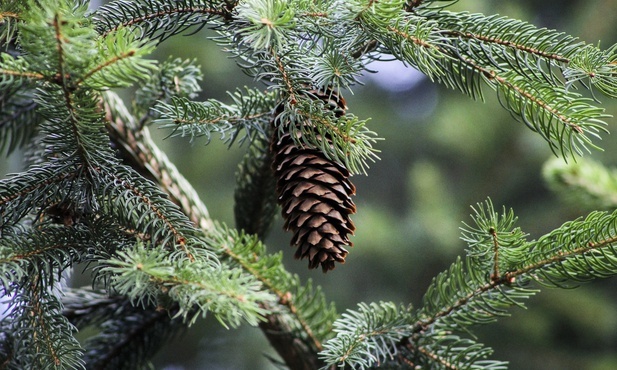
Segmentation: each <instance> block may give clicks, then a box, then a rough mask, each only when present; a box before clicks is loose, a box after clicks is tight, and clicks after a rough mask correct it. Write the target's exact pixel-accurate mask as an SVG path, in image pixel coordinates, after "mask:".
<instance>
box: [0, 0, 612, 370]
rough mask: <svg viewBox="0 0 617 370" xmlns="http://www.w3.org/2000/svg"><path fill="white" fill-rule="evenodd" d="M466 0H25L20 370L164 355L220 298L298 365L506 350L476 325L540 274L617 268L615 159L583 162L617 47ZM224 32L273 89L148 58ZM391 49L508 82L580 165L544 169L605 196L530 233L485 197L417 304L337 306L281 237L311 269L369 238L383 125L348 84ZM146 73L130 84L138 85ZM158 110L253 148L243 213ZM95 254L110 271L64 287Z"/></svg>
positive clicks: (16, 230) (9, 60) (416, 363)
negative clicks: (370, 194)
mask: <svg viewBox="0 0 617 370" xmlns="http://www.w3.org/2000/svg"><path fill="white" fill-rule="evenodd" d="M452 3H454V1H448V0H414V1H404V0H346V1H339V0H244V1H236V0H132V1H126V0H114V1H111V2H109V3H108V4H107V5H104V6H102V7H100V8H98V9H95V10H94V11H90V10H88V5H89V4H88V1H87V0H45V1H40V0H7V1H3V2H2V3H1V4H0V41H1V48H2V50H1V59H0V107H1V111H0V133H1V136H0V150H1V151H2V152H3V153H2V154H3V155H6V154H10V153H13V152H15V151H16V150H22V151H23V152H24V153H26V155H25V169H24V170H23V171H22V172H19V173H16V174H12V175H9V176H6V177H5V178H4V179H3V180H1V181H0V261H1V262H0V272H1V273H0V289H1V290H2V293H1V294H2V296H3V297H4V299H5V300H6V301H7V302H8V305H9V307H8V309H7V311H6V312H5V313H4V315H3V316H2V321H1V322H0V326H1V329H0V367H1V368H7V369H26V368H27V369H38V368H45V369H47V368H49V369H65V368H68V369H82V368H86V369H121V368H123V369H136V368H143V367H147V366H148V364H149V359H150V357H151V356H152V355H153V354H154V353H155V352H156V351H157V350H158V349H159V348H160V347H162V346H164V345H165V344H166V341H167V340H169V339H170V338H173V336H174V334H176V333H179V332H180V331H182V330H183V329H184V328H186V327H187V326H190V325H191V324H193V323H194V322H195V321H196V320H199V319H201V318H203V317H205V316H214V317H215V318H216V319H217V320H218V321H219V322H220V323H221V325H223V326H225V327H229V328H235V327H238V326H239V325H251V326H256V327H259V328H260V329H261V330H262V331H263V333H264V335H265V336H266V337H267V338H268V340H269V342H270V344H271V345H272V347H273V348H274V349H275V350H276V351H277V352H278V354H279V355H280V358H281V360H282V361H283V362H284V364H285V365H286V366H287V367H289V368H291V369H319V368H337V367H344V368H358V369H360V368H361V369H364V368H372V367H383V368H418V369H419V368H422V369H425V368H430V369H468V368H471V369H502V368H506V367H507V362H504V361H501V360H495V359H492V358H491V352H492V351H491V348H490V347H488V346H485V345H484V344H483V343H480V342H479V341H477V338H476V337H475V336H474V335H473V333H472V330H473V328H474V327H475V326H476V325H479V324H488V323H492V322H494V321H496V320H497V319H498V318H500V317H502V316H506V315H509V314H510V313H511V311H512V310H511V309H512V308H513V307H518V306H523V305H524V303H525V301H526V300H527V299H528V298H529V297H531V296H532V295H534V294H537V293H538V292H539V291H540V290H539V287H540V286H542V287H556V288H563V287H569V286H572V285H573V284H575V283H579V282H584V281H589V280H592V279H598V278H604V277H609V276H612V275H614V274H616V273H617V252H616V249H615V247H616V245H617V244H616V241H617V230H616V228H617V227H616V225H617V213H616V212H615V211H614V208H615V200H614V197H615V191H614V189H615V188H616V185H615V184H616V183H617V180H616V178H617V177H616V176H615V174H614V173H612V172H610V171H609V170H607V169H606V168H604V167H603V166H602V165H600V164H596V163H589V162H588V161H587V160H582V159H581V158H580V156H581V155H582V154H584V153H585V152H586V151H590V150H591V149H594V148H597V146H596V145H597V144H596V143H595V141H594V140H596V139H598V138H600V137H601V136H602V135H603V134H604V133H606V132H607V130H606V120H607V119H608V118H609V115H607V114H606V113H605V112H604V109H603V108H602V106H601V103H600V98H603V97H609V98H612V97H615V96H617V56H616V53H615V48H614V47H613V48H608V49H601V48H599V47H597V46H594V45H591V44H585V43H583V42H581V41H580V40H578V39H576V38H575V37H572V36H569V35H567V34H564V33H560V32H558V31H555V30H550V29H544V28H538V27H535V26H534V25H532V24H530V23H526V22H523V21H520V20H516V19H511V18H507V17H502V16H496V15H482V14H471V13H466V12H453V11H450V10H449V9H448V8H449V6H450V5H451V4H452ZM206 28H207V29H211V30H213V31H214V32H216V35H217V36H216V37H215V38H214V40H212V41H210V43H209V44H208V43H206V41H204V46H203V47H218V48H221V49H222V50H224V51H225V52H226V53H228V54H229V56H230V57H232V58H233V59H232V60H234V61H235V63H236V64H237V65H238V68H240V69H241V70H242V71H243V72H244V73H246V74H248V75H249V76H251V77H253V78H254V79H255V80H256V81H260V82H262V83H263V85H264V87H263V88H260V89H257V88H238V89H236V90H234V91H230V92H229V99H228V100H226V101H221V100H217V99H208V100H206V101H197V100H196V99H195V98H196V96H197V93H198V92H199V91H200V89H201V83H202V76H201V72H200V70H199V68H198V67H197V66H195V65H194V63H193V62H192V61H190V60H181V59H174V58H173V57H170V58H169V59H168V60H167V61H165V62H162V63H155V62H154V61H153V60H152V59H149V57H148V55H149V54H150V53H151V52H152V51H153V50H154V49H155V48H156V47H157V46H158V45H160V44H161V43H164V42H165V41H166V40H168V39H169V38H170V37H172V36H175V35H179V34H188V33H196V32H200V31H201V30H202V29H206ZM384 56H387V57H391V58H393V59H397V60H400V61H403V62H405V63H406V64H407V65H409V66H411V67H413V68H416V69H417V70H419V71H421V72H422V73H424V74H425V75H426V76H428V78H430V79H431V80H432V81H434V82H435V83H439V84H443V85H445V86H447V87H449V88H452V89H454V90H458V91H460V92H462V93H463V94H466V95H469V96H470V97H472V98H473V99H476V100H482V99H483V95H484V94H486V93H487V92H489V91H491V90H492V91H493V92H492V93H494V94H497V96H498V98H499V101H500V102H501V104H502V106H503V108H504V109H506V110H508V111H509V112H510V113H511V114H512V116H513V117H514V119H516V120H519V121H520V122H522V123H524V124H525V125H526V126H527V128H528V129H531V130H533V131H534V132H536V133H537V134H539V135H540V136H541V137H542V138H543V139H544V140H545V141H546V143H547V144H548V149H547V151H548V150H549V149H550V150H552V151H553V152H554V154H555V156H556V157H557V158H558V160H559V161H560V162H558V163H553V164H551V165H549V166H547V167H546V175H547V177H548V178H550V179H552V182H551V183H552V184H554V187H555V189H556V190H557V191H558V192H560V193H562V194H565V195H567V196H569V197H568V198H569V199H570V200H572V199H571V198H576V199H578V201H581V199H582V201H583V202H586V203H587V204H589V205H591V206H592V207H593V208H592V209H590V213H589V214H588V215H587V216H585V217H582V218H579V219H575V220H572V221H569V222H566V223H565V224H563V225H562V226H560V227H558V228H556V229H555V230H553V231H550V232H548V233H546V234H545V235H544V236H542V237H540V238H538V239H536V240H528V238H527V234H526V233H525V232H524V231H522V230H521V229H520V228H518V227H517V226H516V220H517V218H516V217H515V215H514V213H513V211H511V210H508V209H506V208H503V209H499V208H498V207H497V209H496V207H494V206H493V204H492V202H491V201H490V200H486V201H482V202H480V203H478V204H477V205H475V206H474V207H473V217H472V222H470V223H468V224H466V225H465V227H464V230H463V239H464V241H465V242H466V243H467V245H468V247H467V249H466V251H465V252H464V254H463V255H462V256H461V257H460V258H458V259H457V260H456V261H454V262H453V263H452V265H451V267H450V268H449V269H447V270H446V271H444V272H442V273H441V274H439V275H437V276H436V277H435V278H434V279H433V282H432V284H431V285H430V287H429V288H428V290H427V291H426V293H425V296H424V300H423V302H422V304H421V305H420V306H419V307H411V306H410V305H407V304H398V303H392V302H372V303H360V304H359V305H358V307H357V309H355V310H349V311H347V312H344V313H341V314H339V313H337V311H336V309H335V307H334V305H333V303H331V302H330V301H328V299H327V298H326V297H325V296H324V294H323V293H322V291H321V289H320V288H319V287H318V286H314V285H313V283H312V282H311V281H307V282H303V281H301V279H300V278H299V277H298V276H297V275H295V274H292V273H290V272H288V271H287V270H286V268H285V266H283V263H282V253H289V251H288V250H285V251H282V252H276V253H273V252H272V251H269V250H267V249H266V246H265V245H264V244H263V240H264V238H265V236H266V235H267V233H268V230H269V228H270V225H271V224H272V220H273V218H274V217H275V216H276V215H277V214H279V213H282V217H283V219H284V220H285V226H286V228H288V229H290V230H291V231H292V232H293V235H291V233H290V235H289V238H290V240H291V244H292V245H293V246H294V247H297V251H296V256H297V257H298V258H307V259H308V262H309V267H311V268H314V267H318V266H321V267H322V269H323V270H324V272H326V271H328V270H331V269H333V268H335V267H336V266H337V264H339V263H342V262H344V261H345V257H346V255H347V254H348V253H353V249H352V248H349V247H350V246H351V245H352V243H351V239H350V235H351V234H352V233H353V232H354V228H355V227H354V224H353V222H352V221H351V218H352V217H353V216H352V214H353V213H354V212H356V211H357V212H358V213H361V212H362V209H361V208H359V209H356V206H355V204H354V202H353V200H352V198H351V196H352V195H353V194H354V192H355V187H354V185H353V184H352V182H351V181H350V176H351V175H357V174H365V173H366V171H367V168H368V165H369V164H371V163H372V162H374V161H375V160H376V159H377V151H376V149H375V148H374V147H373V145H374V144H375V142H376V141H377V140H378V139H379V137H378V136H377V134H376V133H375V132H373V131H372V130H370V129H369V128H368V126H367V120H366V119H363V118H359V117H357V116H355V115H354V114H353V107H347V105H346V103H345V100H344V95H345V94H346V92H348V91H349V89H350V88H352V87H353V86H354V85H356V84H358V77H359V76H360V75H361V74H362V73H364V71H365V70H366V69H367V64H368V63H369V62H371V61H373V60H375V59H379V58H382V57H384ZM230 63H233V61H230ZM126 87H134V88H135V89H134V90H130V91H132V101H124V100H123V99H121V98H120V97H119V95H118V94H117V91H118V89H120V88H126ZM470 104H473V103H471V102H470ZM129 107H130V108H129ZM152 126H155V127H159V128H163V129H166V130H170V132H172V134H171V135H172V136H179V137H182V138H176V139H174V140H190V139H195V140H198V139H200V138H202V139H201V140H203V141H207V140H209V139H210V138H211V136H213V135H220V136H221V137H222V138H223V139H224V140H227V143H228V144H229V145H245V146H246V147H247V148H248V149H247V152H246V156H245V158H244V159H243V161H242V163H241V164H240V169H239V170H238V176H237V181H238V184H237V189H236V194H235V200H236V203H235V206H234V207H235V208H234V214H235V217H236V225H235V227H231V226H228V225H225V224H223V223H221V222H219V221H217V220H213V219H212V218H210V216H209V214H208V210H207V208H206V206H205V205H204V204H203V202H202V201H201V200H200V198H199V195H198V194H197V192H196V191H195V189H194V188H193V187H192V185H191V184H190V183H189V182H188V181H187V180H186V179H185V178H184V177H183V176H182V175H181V174H180V173H179V171H178V170H177V168H176V167H175V166H174V164H173V163H172V162H171V161H170V160H169V158H168V157H167V156H166V154H165V153H164V152H163V151H161V150H160V149H159V148H158V147H157V145H156V144H155V142H154V141H153V140H152V139H151V137H150V134H149V128H150V127H152ZM564 161H565V162H567V163H568V164H567V165H564V164H563V163H564ZM377 165H378V164H377ZM277 204H280V205H281V210H280V211H279V210H278V209H277ZM354 248H361V246H357V247H354ZM77 264H85V265H87V266H88V267H87V271H88V273H89V274H91V284H90V286H89V287H85V288H76V287H74V288H69V287H66V286H65V284H63V279H64V276H65V273H66V272H68V271H70V270H71V269H72V268H73V267H74V266H76V265H77ZM86 328H88V329H89V330H88V331H85V332H86V333H91V336H90V337H88V338H86V339H84V340H80V341H78V340H77V339H76V333H77V332H78V331H84V329H86Z"/></svg>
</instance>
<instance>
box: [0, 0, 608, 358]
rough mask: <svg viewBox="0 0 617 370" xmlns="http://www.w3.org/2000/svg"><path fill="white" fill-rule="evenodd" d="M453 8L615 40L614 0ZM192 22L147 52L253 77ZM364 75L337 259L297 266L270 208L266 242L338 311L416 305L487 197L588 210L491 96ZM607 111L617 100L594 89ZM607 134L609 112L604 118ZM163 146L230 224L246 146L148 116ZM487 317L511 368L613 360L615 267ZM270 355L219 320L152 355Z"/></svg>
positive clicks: (488, 335)
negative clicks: (551, 185)
mask: <svg viewBox="0 0 617 370" xmlns="http://www.w3.org/2000/svg"><path fill="white" fill-rule="evenodd" d="M450 9H451V10H466V11H470V12H480V13H484V14H501V15H505V16H509V17H512V18H519V19H523V20H526V21H529V22H531V23H533V24H536V25H538V26H543V27H548V28H555V29H558V30H560V31H564V32H566V33H569V34H571V35H575V36H579V37H580V38H581V40H582V41H585V42H588V43H593V44H597V43H598V42H599V41H601V44H600V45H601V47H602V48H608V47H609V46H610V45H612V44H614V43H615V42H617V26H616V24H617V3H615V2H614V1H613V0H594V1H583V0H571V1H563V0H553V1H536V0H526V1H516V2H513V1H507V0H462V1H460V2H459V3H458V4H456V5H455V6H453V7H451V8H450ZM208 36H212V34H209V33H207V32H201V33H199V34H197V35H193V36H180V37H175V38H173V39H171V40H168V41H166V42H165V43H163V44H162V45H161V46H160V47H159V48H158V49H157V51H156V53H155V55H154V57H155V58H157V59H160V60H165V59H167V57H168V56H169V55H173V56H176V57H182V58H196V59H197V60H198V62H199V64H200V65H201V67H202V70H203V72H204V81H203V90H204V91H203V94H202V96H201V97H200V99H206V98H210V97H216V98H219V99H221V100H223V101H229V99H228V98H227V97H226V93H225V91H226V90H230V91H231V90H234V89H235V88H236V87H242V86H244V85H249V86H260V85H255V84H254V82H253V81H252V80H251V79H249V78H248V77H246V76H244V75H243V74H242V73H241V72H240V69H239V68H238V67H237V65H236V64H235V62H234V60H232V59H229V58H228V56H227V55H225V54H224V53H223V52H221V51H220V50H219V48H218V47H217V46H216V44H215V43H214V42H213V41H211V40H208V39H207V37H208ZM371 68H373V69H375V70H377V71H379V72H378V73H376V74H366V75H365V76H364V77H363V81H364V85H363V86H356V87H355V88H354V89H353V94H352V93H350V92H345V93H344V95H345V98H346V99H347V102H348V106H349V109H350V112H352V113H354V114H356V115H357V116H359V117H360V118H368V117H371V118H372V120H371V121H370V122H369V127H370V128H371V129H372V130H373V131H376V132H377V133H378V134H379V135H380V136H381V137H383V138H384V139H385V140H383V141H379V142H378V143H377V145H376V146H377V148H378V149H380V150H381V153H380V154H379V156H380V158H381V160H380V161H378V162H376V163H374V164H372V165H371V168H370V169H369V171H368V176H354V177H353V178H352V181H353V182H354V183H355V185H356V187H357V196H356V197H355V199H354V200H355V202H356V204H357V208H358V213H357V214H356V215H355V216H354V217H353V220H354V221H355V223H356V227H357V232H356V235H355V237H353V239H352V240H353V242H354V245H355V246H354V247H353V248H351V250H350V254H349V256H348V259H347V263H346V264H345V265H342V266H339V267H337V268H336V269H335V270H334V271H331V272H329V273H328V274H322V273H321V272H320V271H318V270H312V271H309V270H307V266H306V261H302V262H300V261H295V260H293V258H292V257H293V252H294V250H293V249H292V248H291V247H289V239H290V238H291V234H286V233H284V232H283V231H282V221H281V219H280V217H279V219H278V220H277V222H276V224H275V225H274V228H273V230H272V232H271V235H270V236H269V238H268V239H267V240H266V244H267V246H268V249H269V250H271V251H273V252H275V251H278V250H283V251H284V254H285V261H286V266H287V267H288V269H289V270H291V271H294V272H297V273H298V274H299V275H300V276H302V278H303V279H309V278H310V279H313V280H314V281H315V282H316V283H317V284H319V285H321V286H322V287H323V288H324V290H325V292H326V295H327V297H329V299H331V300H333V301H335V302H336V305H337V308H338V310H339V312H343V311H344V310H345V309H349V308H355V306H356V304H357V303H359V302H372V301H380V300H384V301H394V302H397V303H398V302H401V303H405V304H409V303H412V304H413V305H414V306H419V305H420V304H421V299H422V295H423V294H424V291H425V290H426V287H427V286H428V284H429V283H430V281H431V279H432V278H433V277H434V276H435V275H436V274H437V273H439V272H441V271H443V270H445V269H446V268H448V266H449V265H450V264H451V263H452V261H454V259H455V258H456V257H457V256H459V255H463V254H464V250H465V247H466V246H465V244H464V243H463V241H461V240H460V230H459V227H461V226H462V222H463V221H464V222H469V221H470V218H469V214H470V213H471V209H470V206H471V205H475V204H476V203H478V202H483V201H484V200H485V199H486V198H487V197H490V198H491V199H492V201H493V203H494V204H495V206H496V207H498V208H501V207H502V206H505V207H507V208H513V209H514V211H515V213H516V214H517V215H518V216H519V223H518V225H519V226H520V227H521V228H522V229H523V230H524V231H526V232H527V233H529V234H530V236H529V238H530V239H536V238H538V237H540V236H541V235H543V234H545V233H547V232H549V231H551V230H553V229H554V228H556V227H558V226H559V225H561V224H562V223H564V222H565V221H568V220H571V219H574V218H576V217H578V216H581V215H584V214H586V213H587V212H588V211H589V210H588V209H578V208H572V207H568V206H566V205H565V204H563V203H562V202H561V201H560V200H559V199H558V198H557V197H555V196H554V195H553V194H551V193H550V192H549V191H548V190H547V187H546V184H545V183H544V182H543V180H542V177H541V170H542V166H543V164H544V163H545V161H546V160H548V159H550V158H551V157H553V155H552V153H551V151H550V149H549V147H548V145H547V144H546V143H545V142H544V141H543V140H542V139H541V138H540V136H539V135H536V134H534V133H533V132H531V131H530V130H528V129H527V128H526V127H525V126H524V125H523V124H522V123H519V122H517V121H515V120H514V119H513V118H512V117H511V116H510V114H509V113H508V112H506V111H505V110H504V109H502V108H501V107H500V105H499V103H498V102H497V99H496V97H495V94H494V93H493V92H491V91H489V90H488V89H487V90H485V97H486V99H485V100H486V101H485V102H484V103H483V102H478V101H473V100H471V99H470V98H468V97H467V96H464V95H462V94H460V93H458V92H456V91H452V90H447V89H445V88H443V87H442V86H438V85H435V84H433V83H431V82H430V81H429V80H427V79H426V78H424V77H423V76H422V75H420V74H419V73H418V72H416V71H414V70H412V69H409V68H405V67H404V66H403V65H402V64H400V63H398V62H388V63H378V64H374V65H372V66H371ZM600 98H601V100H603V102H604V104H603V106H605V107H606V108H607V113H609V114H613V115H614V114H616V113H617V104H616V103H615V101H610V100H609V99H608V98H605V97H600ZM607 121H608V123H609V130H610V131H612V132H615V131H616V130H615V122H616V121H615V119H614V118H609V119H608V120H607ZM152 132H153V134H155V136H156V137H157V140H158V141H159V143H160V145H161V147H162V148H163V149H164V150H166V151H167V153H168V154H169V155H170V156H171V158H172V159H173V160H174V162H175V163H176V165H177V166H178V168H179V169H180V171H181V172H182V173H183V174H184V175H185V176H186V177H187V178H188V179H189V180H190V181H191V182H192V183H193V185H194V186H195V187H196V188H197V190H198V191H199V193H200V194H201V195H202V197H203V200H204V202H205V203H206V205H207V206H208V208H209V211H210V213H211V215H212V216H213V217H214V218H216V219H219V220H221V221H223V222H225V223H227V224H228V225H233V224H234V221H233V189H234V183H235V175H234V173H235V171H236V168H237V166H238V163H239V161H240V158H241V157H242V155H243V153H244V152H245V151H246V149H247V147H246V146H237V145H234V146H233V147H232V148H230V149H228V148H227V146H226V145H225V144H223V143H221V142H220V141H217V140H216V139H213V140H212V142H211V143H210V144H208V145H206V141H205V140H200V139H196V140H194V141H193V143H192V144H191V145H189V144H188V139H183V138H173V139H166V140H163V138H164V137H165V136H167V135H168V134H169V132H167V131H163V130H159V129H157V128H155V127H153V128H152ZM598 144H599V145H600V146H601V147H602V148H603V149H604V150H605V151H604V152H601V151H593V152H592V153H591V154H590V155H588V157H591V158H593V159H595V160H598V161H602V162H603V163H605V164H607V165H609V166H615V165H616V164H617V156H616V155H615V153H617V143H616V142H615V139H614V134H613V136H611V135H605V136H604V140H603V141H602V142H599V143H598ZM19 163H20V159H19V155H18V154H17V155H14V156H12V157H11V158H10V159H9V161H8V162H6V163H4V162H0V170H1V171H0V173H2V174H5V173H7V172H9V171H16V170H18V169H19ZM511 312H512V316H511V317H509V318H504V319H500V320H499V322H498V323H497V324H492V325H488V326H485V327H478V328H477V330H476V331H475V333H476V334H477V335H478V340H479V341H480V342H483V343H485V344H486V345H487V346H490V347H493V348H494V349H495V354H494V356H493V358H495V359H500V360H508V361H510V369H512V370H518V369H547V370H549V369H591V370H604V369H606V370H608V369H617V290H616V289H615V279H608V280H603V281H596V282H593V283H590V284H586V285H584V286H582V287H580V288H578V289H575V290H555V289H543V290H542V292H541V293H539V294H538V295H537V296H536V297H534V298H533V299H531V300H530V301H529V303H528V309H527V310H523V309H513V310H512V311H511ZM264 353H267V354H269V355H275V354H274V353H273V351H272V350H271V349H270V348H269V346H268V343H267V341H266V339H265V337H264V336H263V335H262V333H261V332H260V331H259V329H256V328H251V327H248V326H244V327H242V328H240V329H237V330H226V329H224V328H222V327H221V326H220V325H219V324H218V323H217V322H216V321H215V320H213V319H206V320H201V321H199V322H198V323H197V324H195V325H194V326H193V327H191V328H190V329H189V330H188V331H187V332H186V333H185V334H184V335H182V336H180V337H178V338H175V339H174V340H173V341H172V342H171V343H170V344H169V346H168V347H167V348H165V349H164V350H163V351H162V352H161V353H160V354H159V355H157V357H156V359H155V365H156V368H161V369H187V370H188V369H274V368H275V366H274V365H272V364H271V363H270V361H269V360H268V359H267V356H265V355H264Z"/></svg>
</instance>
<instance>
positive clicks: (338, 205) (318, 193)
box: [271, 91, 356, 272]
mask: <svg viewBox="0 0 617 370" xmlns="http://www.w3.org/2000/svg"><path fill="white" fill-rule="evenodd" d="M312 95H313V96H314V97H317V98H319V99H321V100H323V101H324V102H325V103H326V107H327V109H331V110H332V111H334V112H335V114H336V116H341V115H343V114H344V113H345V109H346V108H347V107H346V106H345V101H344V100H343V98H342V97H339V96H338V95H335V94H332V93H331V92H325V93H324V92H320V91H312ZM278 113H280V109H279V110H278V112H277V115H278ZM304 124H305V125H306V124H311V123H310V122H304ZM296 132H297V133H298V135H300V130H297V131H296ZM271 151H272V155H273V158H274V161H273V168H274V172H275V177H276V180H277V186H276V188H277V189H276V190H277V194H278V203H279V204H280V205H281V207H282V215H283V218H284V219H285V224H284V227H285V229H286V230H291V231H293V233H294V236H293V238H292V239H291V244H292V246H296V247H297V248H298V249H297V250H296V253H295V258H298V259H303V258H305V257H308V260H309V268H310V269H313V268H316V267H317V266H318V265H319V264H321V268H322V269H323V271H324V272H327V271H328V270H332V269H334V267H335V262H340V263H344V262H345V256H347V253H348V252H347V249H345V246H352V243H351V241H350V240H349V238H348V236H347V234H350V233H351V234H353V232H354V230H355V226H354V224H353V222H352V221H351V219H350V218H349V215H350V214H352V213H355V212H356V206H355V204H354V203H353V201H352V199H351V195H354V194H355V192H356V189H355V186H354V185H353V184H352V183H351V182H350V181H349V175H350V174H349V171H348V170H347V169H346V168H345V167H344V166H343V165H341V164H339V163H337V162H335V161H332V160H330V159H328V158H327V157H326V156H325V155H324V154H323V152H321V151H320V150H318V149H313V148H307V147H297V146H296V145H295V143H294V140H293V139H292V137H291V135H290V133H289V132H287V133H285V134H283V135H282V136H281V137H280V138H277V134H276V132H275V134H274V136H273V140H272V144H271Z"/></svg>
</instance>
